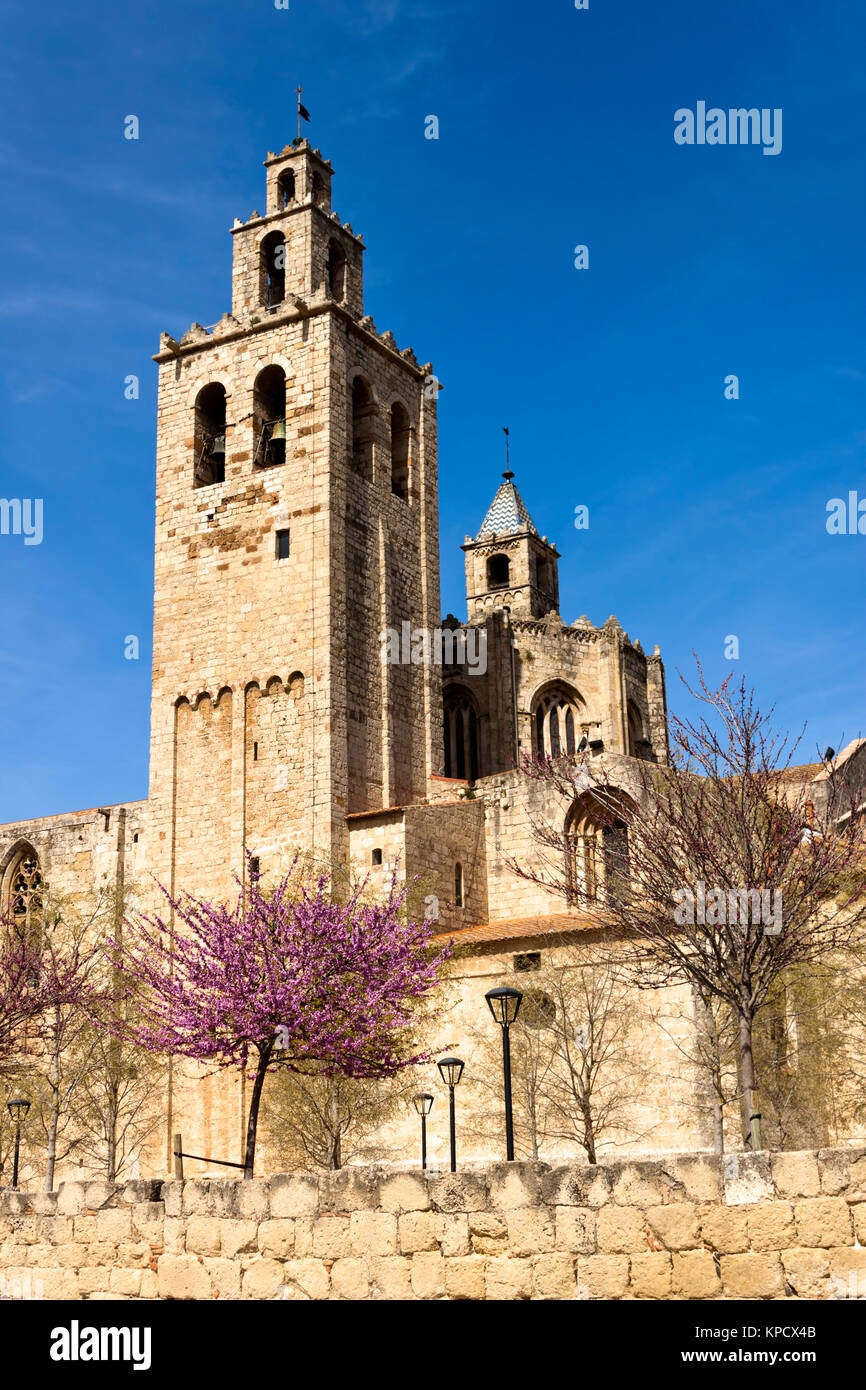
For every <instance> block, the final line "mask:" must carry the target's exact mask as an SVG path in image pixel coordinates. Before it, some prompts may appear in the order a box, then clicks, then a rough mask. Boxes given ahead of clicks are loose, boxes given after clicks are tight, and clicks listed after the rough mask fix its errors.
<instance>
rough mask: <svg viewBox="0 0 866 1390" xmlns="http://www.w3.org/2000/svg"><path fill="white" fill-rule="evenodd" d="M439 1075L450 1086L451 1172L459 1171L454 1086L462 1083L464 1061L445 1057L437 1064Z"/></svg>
mask: <svg viewBox="0 0 866 1390" xmlns="http://www.w3.org/2000/svg"><path fill="white" fill-rule="evenodd" d="M436 1065H437V1066H438V1068H439V1075H440V1076H441V1077H442V1080H443V1081H444V1082H445V1084H446V1086H447V1087H448V1117H449V1119H450V1122H451V1172H452V1173H456V1172H457V1139H456V1134H455V1128H454V1087H455V1086H459V1085H460V1078H461V1076H462V1075H463V1066H464V1064H463V1062H461V1060H460V1058H459V1057H443V1058H442V1061H441V1062H437V1064H436Z"/></svg>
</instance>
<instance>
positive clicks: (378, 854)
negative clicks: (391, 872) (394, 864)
mask: <svg viewBox="0 0 866 1390" xmlns="http://www.w3.org/2000/svg"><path fill="white" fill-rule="evenodd" d="M370 863H371V864H372V865H373V868H374V869H378V868H379V867H380V866H381V863H382V851H381V850H380V849H374V850H373V853H372V854H371V856H370Z"/></svg>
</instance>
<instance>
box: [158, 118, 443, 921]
mask: <svg viewBox="0 0 866 1390" xmlns="http://www.w3.org/2000/svg"><path fill="white" fill-rule="evenodd" d="M265 170H266V187H265V202H264V207H265V211H264V213H260V212H259V211H258V210H256V211H254V212H253V213H252V215H251V216H250V217H249V218H248V219H247V220H246V221H242V220H240V219H236V220H235V223H234V226H233V227H232V229H231V230H232V236H233V244H234V256H233V269H232V299H231V310H230V312H228V313H226V314H224V315H223V317H222V319H220V321H219V322H218V323H217V324H215V325H213V326H212V327H210V328H204V327H202V326H201V325H200V324H198V323H193V324H192V325H191V327H190V328H189V329H188V331H187V332H186V333H185V334H184V335H183V336H182V337H180V338H177V339H175V338H174V337H171V336H169V335H168V334H163V335H162V336H161V339H160V348H159V352H158V353H157V354H156V356H155V361H156V362H157V364H158V367H159V411H158V422H157V478H156V546H155V598H154V658H153V699H152V717H151V788H150V797H151V801H152V806H153V814H154V818H155V821H154V834H155V838H156V843H155V845H154V855H153V871H154V874H155V876H156V878H157V879H158V880H159V881H160V882H161V883H163V884H165V885H166V886H168V887H170V888H172V889H174V891H181V890H184V889H186V890H189V891H191V892H194V893H199V894H211V895H214V896H217V895H219V896H223V895H225V894H228V893H230V892H231V891H233V882H232V880H233V877H234V876H235V875H242V874H243V871H244V862H245V851H250V852H252V853H254V854H256V855H257V856H258V857H259V858H260V864H261V871H262V873H263V874H265V875H266V876H267V875H269V874H271V873H277V872H279V870H280V869H281V868H282V867H284V866H285V864H286V863H287V862H288V860H289V858H290V856H291V854H292V853H293V851H294V849H295V848H300V849H302V850H306V849H314V850H316V851H318V852H320V853H324V854H331V855H333V856H335V857H336V858H341V857H345V854H346V853H347V845H348V831H347V825H346V817H347V815H350V814H351V813H352V812H358V811H366V810H375V809H379V808H382V807H387V806H392V805H400V804H406V803H407V802H409V801H413V800H420V799H422V798H423V797H424V796H425V795H426V791H427V779H428V777H429V775H430V773H431V772H436V771H438V770H439V768H438V762H439V749H440V747H441V739H442V735H441V717H442V716H441V700H440V698H439V695H438V684H437V682H438V676H439V672H438V671H436V670H432V669H431V668H430V667H429V666H420V665H387V664H385V663H384V661H383V649H384V648H385V647H386V646H387V644H386V643H385V642H384V641H383V632H385V631H387V630H388V629H393V630H396V631H397V632H398V633H399V632H400V631H401V625H402V624H403V623H405V622H408V623H410V624H411V625H412V626H413V627H415V628H427V629H428V630H429V629H431V628H433V627H435V626H436V625H437V624H438V613H439V568H438V482H437V454H436V394H437V393H436V389H435V378H433V376H432V367H431V365H430V364H429V363H426V364H423V365H422V364H419V362H418V360H417V358H416V357H415V354H414V353H413V351H412V349H411V348H408V347H404V348H402V349H401V348H400V347H398V345H397V343H396V342H395V340H394V337H393V335H392V334H391V333H389V332H380V331H379V330H378V329H377V328H376V325H375V324H374V322H373V320H372V318H370V317H369V316H368V315H366V314H365V312H364V291H363V252H364V245H363V242H362V240H361V238H360V236H358V235H357V234H356V233H355V232H354V231H353V230H352V228H351V226H350V225H349V224H348V223H344V222H341V221H340V219H339V217H338V216H337V214H336V212H335V211H334V210H333V208H332V203H331V183H332V172H333V171H332V168H331V164H330V162H329V161H328V160H326V159H324V158H323V157H322V155H321V153H320V152H319V151H318V150H315V149H312V148H311V146H310V145H309V143H308V142H307V141H306V140H300V141H297V142H295V143H294V144H293V145H288V146H286V147H285V149H283V150H282V151H281V152H280V153H279V154H274V153H272V152H271V153H269V154H268V157H267V159H266V160H265ZM398 213H399V209H398V208H396V207H395V209H394V221H395V226H396V223H397V217H398ZM434 749H435V750H436V751H435V754H434Z"/></svg>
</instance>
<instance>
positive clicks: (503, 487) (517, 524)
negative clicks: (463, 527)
mask: <svg viewBox="0 0 866 1390" xmlns="http://www.w3.org/2000/svg"><path fill="white" fill-rule="evenodd" d="M502 477H503V479H504V481H503V482H501V483H500V484H499V487H498V488H497V490H496V496H495V497H494V499H493V501H492V502H491V503H490V506H489V507H488V509H487V515H486V516H485V518H484V520H483V522H482V523H481V530H480V531H479V532H478V534H477V535H476V537H475V539H476V540H477V541H480V540H483V539H484V537H485V536H489V535H492V534H493V533H494V532H495V533H496V535H498V536H501V535H504V534H506V533H507V532H508V531H526V530H528V531H531V532H532V534H533V535H535V536H537V535H538V530H537V529H536V526H535V522H534V521H533V520H532V517H531V516H530V515H529V512H528V511H527V510H526V504H525V502H524V501H523V498H522V497H521V496H520V493H519V492H518V491H517V488H516V487H515V486H514V483H513V481H512V479H513V478H514V474H513V473H512V472H511V469H510V468H509V469H506V471H505V472H504V473H503V475H502Z"/></svg>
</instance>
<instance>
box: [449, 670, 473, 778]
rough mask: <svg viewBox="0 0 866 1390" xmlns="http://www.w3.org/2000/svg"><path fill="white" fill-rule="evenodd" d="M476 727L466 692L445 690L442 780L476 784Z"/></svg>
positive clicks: (469, 699) (456, 688)
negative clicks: (443, 776) (456, 779)
mask: <svg viewBox="0 0 866 1390" xmlns="http://www.w3.org/2000/svg"><path fill="white" fill-rule="evenodd" d="M478 728H479V717H478V710H477V708H476V706H475V701H474V699H473V697H472V696H471V695H470V694H469V692H468V691H467V690H463V689H461V688H460V687H454V688H452V689H451V690H449V691H446V694H445V709H444V719H443V731H444V736H445V776H446V777H460V778H463V779H465V780H466V781H469V782H475V781H477V779H478V777H479V754H478Z"/></svg>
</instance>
